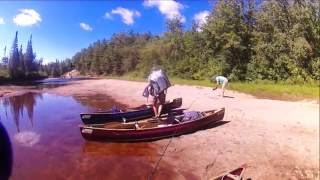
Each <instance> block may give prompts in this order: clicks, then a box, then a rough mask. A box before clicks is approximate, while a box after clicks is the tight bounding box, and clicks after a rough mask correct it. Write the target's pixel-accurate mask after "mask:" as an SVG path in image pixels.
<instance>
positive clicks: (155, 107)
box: [152, 106, 158, 117]
mask: <svg viewBox="0 0 320 180" xmlns="http://www.w3.org/2000/svg"><path fill="white" fill-rule="evenodd" d="M152 108H153V113H154V117H158V108H157V106H152Z"/></svg>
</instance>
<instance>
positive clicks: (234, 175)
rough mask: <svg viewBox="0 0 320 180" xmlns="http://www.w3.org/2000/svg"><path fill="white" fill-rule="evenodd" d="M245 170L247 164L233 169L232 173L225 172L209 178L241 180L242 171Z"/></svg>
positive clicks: (212, 179)
mask: <svg viewBox="0 0 320 180" xmlns="http://www.w3.org/2000/svg"><path fill="white" fill-rule="evenodd" d="M246 168H247V164H243V165H242V166H240V167H239V168H237V169H234V170H232V171H229V172H226V173H224V174H222V175H219V176H217V177H214V178H211V179H210V180H235V179H239V180H240V179H242V178H243V174H244V170H245V169H246Z"/></svg>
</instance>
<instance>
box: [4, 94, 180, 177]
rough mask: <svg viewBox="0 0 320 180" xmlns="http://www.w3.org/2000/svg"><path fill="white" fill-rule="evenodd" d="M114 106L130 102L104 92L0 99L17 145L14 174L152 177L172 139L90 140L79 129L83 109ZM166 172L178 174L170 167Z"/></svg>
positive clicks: (84, 110)
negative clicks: (133, 141)
mask: <svg viewBox="0 0 320 180" xmlns="http://www.w3.org/2000/svg"><path fill="white" fill-rule="evenodd" d="M113 105H117V106H120V107H125V105H123V104H119V103H117V102H115V101H114V100H112V99H111V98H110V97H107V96H104V95H95V96H94V97H79V96H78V97H71V96H70V97H66V96H57V95H53V94H47V93H43V94H41V93H27V94H24V95H21V96H15V97H9V98H3V99H0V117H1V119H0V121H1V122H2V124H3V125H4V127H5V128H6V130H7V131H8V134H9V137H10V139H11V143H12V147H13V155H14V158H13V160H14V165H13V174H12V178H11V179H17V180H29V179H30V180H35V179H46V180H50V179H148V177H149V176H150V173H151V172H152V170H153V168H154V167H155V166H156V163H157V161H158V160H159V157H160V154H161V153H162V151H163V149H164V146H165V144H166V143H167V142H168V140H162V141H163V143H160V144H163V145H159V143H155V142H148V143H108V142H86V141H85V140H84V139H83V138H82V136H81V134H80V132H79V128H78V125H79V124H80V123H81V120H80V117H79V113H80V112H86V111H95V110H98V109H100V110H101V109H109V108H111V107H112V106H113ZM166 167H168V166H166ZM160 170H161V169H160ZM162 171H165V172H166V174H167V175H168V174H169V177H172V178H173V177H174V176H171V175H170V174H172V173H173V172H172V171H171V170H170V168H168V169H167V170H165V169H162ZM155 174H157V173H155ZM157 177H158V178H159V174H158V175H157ZM157 177H156V176H155V179H158V178H157ZM153 179H154V178H153Z"/></svg>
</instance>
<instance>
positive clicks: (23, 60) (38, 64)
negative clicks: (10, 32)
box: [0, 31, 74, 81]
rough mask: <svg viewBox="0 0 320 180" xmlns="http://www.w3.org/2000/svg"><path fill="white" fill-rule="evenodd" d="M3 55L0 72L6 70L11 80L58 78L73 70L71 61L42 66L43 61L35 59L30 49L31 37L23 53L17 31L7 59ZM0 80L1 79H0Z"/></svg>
mask: <svg viewBox="0 0 320 180" xmlns="http://www.w3.org/2000/svg"><path fill="white" fill-rule="evenodd" d="M4 51H5V53H4V56H3V58H2V62H0V70H1V69H2V70H6V71H7V72H8V74H9V78H10V79H11V80H19V81H20V80H33V79H38V78H45V77H49V76H52V77H59V76H61V75H63V74H64V73H66V72H68V71H71V70H72V69H74V67H73V64H72V62H71V59H65V60H62V61H59V60H56V61H55V62H51V63H48V64H45V65H44V64H43V59H42V58H40V59H36V53H35V52H34V51H33V47H32V35H31V36H30V39H29V40H28V43H27V47H26V51H25V53H23V48H22V45H20V48H19V46H18V31H17V32H16V34H15V38H14V40H13V44H12V47H11V51H10V55H9V57H7V56H6V47H5V50H4ZM0 79H2V78H1V77H0Z"/></svg>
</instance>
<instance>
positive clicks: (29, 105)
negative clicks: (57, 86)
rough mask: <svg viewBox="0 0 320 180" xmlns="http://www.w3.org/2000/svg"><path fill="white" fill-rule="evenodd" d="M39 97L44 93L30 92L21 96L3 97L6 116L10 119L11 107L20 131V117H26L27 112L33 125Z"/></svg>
mask: <svg viewBox="0 0 320 180" xmlns="http://www.w3.org/2000/svg"><path fill="white" fill-rule="evenodd" d="M37 99H42V94H39V93H33V92H29V93H26V94H23V95H21V96H13V97H8V98H4V99H2V105H3V107H4V109H5V114H6V118H7V119H8V108H9V109H10V111H11V114H12V116H13V120H14V123H15V125H16V128H17V131H18V132H20V119H21V118H24V114H25V112H26V113H27V116H28V120H29V121H30V125H31V126H32V127H33V111H34V107H35V105H36V102H37Z"/></svg>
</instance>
